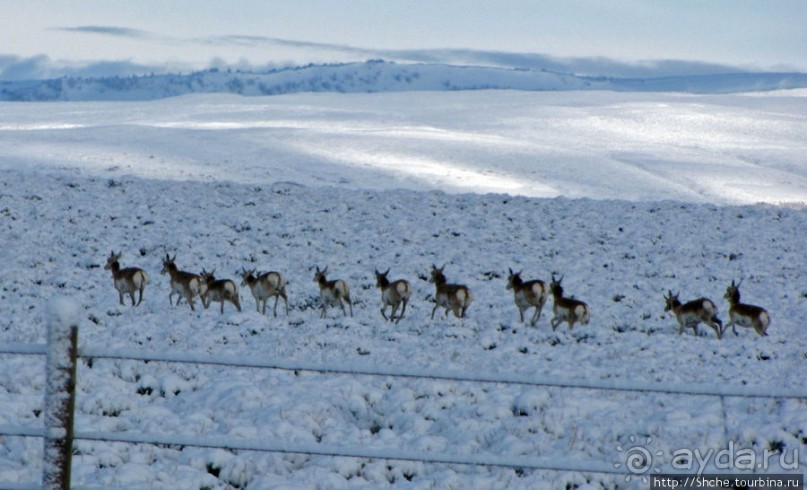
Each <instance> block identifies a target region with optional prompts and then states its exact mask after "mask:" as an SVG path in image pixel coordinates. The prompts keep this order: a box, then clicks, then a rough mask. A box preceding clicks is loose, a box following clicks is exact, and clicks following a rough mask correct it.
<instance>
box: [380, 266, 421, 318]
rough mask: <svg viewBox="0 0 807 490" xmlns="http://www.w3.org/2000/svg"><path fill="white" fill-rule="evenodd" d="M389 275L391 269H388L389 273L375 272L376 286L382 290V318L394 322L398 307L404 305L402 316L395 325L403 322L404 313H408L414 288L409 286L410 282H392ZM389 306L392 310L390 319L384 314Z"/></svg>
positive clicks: (400, 280) (402, 280) (403, 280)
mask: <svg viewBox="0 0 807 490" xmlns="http://www.w3.org/2000/svg"><path fill="white" fill-rule="evenodd" d="M388 274H389V269H387V272H378V271H375V281H376V284H375V285H376V287H377V288H379V289H380V290H381V316H383V317H384V320H389V321H393V320H395V313H396V312H397V311H398V307H399V306H401V305H403V308H402V309H401V314H400V316H398V319H397V320H396V321H395V323H398V322H399V321H401V318H403V316H404V313H406V305H407V304H409V297H410V296H412V286H411V285H410V284H409V281H406V280H405V279H398V280H397V281H393V282H390V281H389V279H388V278H387V275H388ZM387 306H389V307H391V308H392V312H391V313H390V315H389V318H387V314H386V313H385V312H384V310H386V309H387Z"/></svg>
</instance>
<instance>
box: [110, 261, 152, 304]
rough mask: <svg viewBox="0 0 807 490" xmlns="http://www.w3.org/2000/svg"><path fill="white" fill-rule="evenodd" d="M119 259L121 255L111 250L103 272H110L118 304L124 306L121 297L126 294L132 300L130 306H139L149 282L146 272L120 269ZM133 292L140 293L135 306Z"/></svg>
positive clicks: (128, 268)
mask: <svg viewBox="0 0 807 490" xmlns="http://www.w3.org/2000/svg"><path fill="white" fill-rule="evenodd" d="M120 257H121V254H120V253H118V254H116V253H115V251H114V250H113V251H112V253H110V254H109V258H107V259H106V265H105V266H104V270H108V271H112V282H113V284H114V285H115V289H117V290H118V296H119V300H120V304H122V305H126V303H124V302H123V295H124V294H128V295H129V297H131V298H132V306H139V305H140V302H141V301H143V289H145V287H146V284H148V282H149V276H148V274H146V271H144V270H143V269H139V268H137V267H127V268H126V269H121V268H120V262H118V260H119V259H120ZM135 291H140V299H139V300H138V301H137V305H135Z"/></svg>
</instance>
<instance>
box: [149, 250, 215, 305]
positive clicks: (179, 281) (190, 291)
mask: <svg viewBox="0 0 807 490" xmlns="http://www.w3.org/2000/svg"><path fill="white" fill-rule="evenodd" d="M176 258H177V256H176V254H174V256H173V257H171V255H169V254H165V259H163V269H162V270H161V271H160V274H166V273H167V274H168V275H169V276H170V277H171V292H170V293H168V303H169V304H172V305H173V304H174V300H173V297H174V294H176V295H177V303H176V304H177V306H179V302H180V301H182V298H185V301H187V302H188V304H189V305H190V307H191V311H195V310H196V308H194V306H193V297H194V296H197V295H200V294H201V293H202V289H203V288H205V287H206V285H205V282H204V281H203V280H202V277H201V276H200V275H199V274H194V273H192V272H185V271H181V270H179V269H178V268H177V265H176V263H175V262H174V261H175V260H176Z"/></svg>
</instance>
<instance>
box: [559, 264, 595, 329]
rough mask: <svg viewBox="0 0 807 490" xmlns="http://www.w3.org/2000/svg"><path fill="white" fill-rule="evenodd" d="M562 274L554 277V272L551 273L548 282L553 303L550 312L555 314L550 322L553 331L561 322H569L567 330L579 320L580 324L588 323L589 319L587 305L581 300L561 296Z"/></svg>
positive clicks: (589, 314)
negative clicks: (556, 277) (549, 281)
mask: <svg viewBox="0 0 807 490" xmlns="http://www.w3.org/2000/svg"><path fill="white" fill-rule="evenodd" d="M561 281H563V276H560V279H557V280H556V279H555V274H554V273H553V274H552V282H551V283H550V284H549V290H550V291H551V293H552V299H553V301H554V304H553V305H552V312H553V313H554V314H555V316H554V317H553V318H552V321H551V322H550V324H551V325H552V330H553V331H554V330H555V329H556V328H558V325H560V324H561V323H563V322H566V323H568V324H569V330H571V329H572V328H574V324H575V323H577V321H580V323H581V324H582V325H588V322H589V320H590V319H591V313H590V312H589V309H588V305H587V304H585V303H583V302H582V301H578V300H576V299H573V298H564V297H563V286H561V284H560V283H561Z"/></svg>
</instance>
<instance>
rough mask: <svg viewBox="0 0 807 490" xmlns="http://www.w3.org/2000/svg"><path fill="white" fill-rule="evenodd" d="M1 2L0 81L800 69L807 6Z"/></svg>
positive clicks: (761, 2) (805, 53) (584, 1)
mask: <svg viewBox="0 0 807 490" xmlns="http://www.w3.org/2000/svg"><path fill="white" fill-rule="evenodd" d="M0 9H1V10H0V12H2V15H0V79H14V78H16V79H20V78H32V77H43V76H61V75H63V74H77V75H92V74H127V73H131V72H141V73H144V72H163V71H189V70H195V69H204V68H207V67H210V66H219V67H233V68H245V69H263V68H267V67H277V66H284V65H288V64H303V63H308V62H340V61H360V60H366V59H369V58H385V59H393V60H399V61H448V62H484V63H489V64H503V65H511V66H530V67H538V66H545V65H546V64H550V63H552V62H554V63H555V64H554V65H552V66H548V68H550V69H563V68H565V67H568V68H569V69H572V70H575V71H578V72H579V71H586V69H585V68H582V67H590V66H599V68H597V69H598V70H600V71H604V72H608V71H609V70H610V71H611V73H601V74H609V75H611V74H613V75H620V74H623V73H622V71H624V72H625V73H624V74H630V73H629V70H627V68H626V67H627V66H637V65H638V66H642V67H645V68H647V67H649V66H650V67H652V66H664V67H666V68H665V69H666V70H667V71H674V70H684V71H686V70H695V71H697V69H698V67H699V66H700V67H701V69H703V71H710V70H712V71H719V70H720V69H722V68H724V67H735V68H740V69H749V70H765V71H771V70H777V71H807V28H806V27H805V26H807V0H754V1H751V0H555V1H545V0H532V1H529V0H487V1H475V0H341V1H338V0H283V1H257V0H256V1H243V0H227V1H224V0H218V1H212V0H129V1H120V0H81V1H71V2H65V1H63V0H31V1H28V0H0ZM650 61H666V62H669V61H678V62H687V63H666V64H662V65H658V64H655V65H654V64H653V63H649V62H650ZM690 62H697V63H694V64H693V63H690ZM704 67H706V68H704ZM620 70H622V71H620ZM587 74H596V73H587ZM662 74H670V73H666V72H665V73H662Z"/></svg>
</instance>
